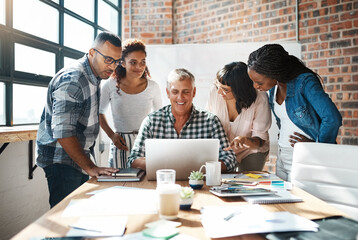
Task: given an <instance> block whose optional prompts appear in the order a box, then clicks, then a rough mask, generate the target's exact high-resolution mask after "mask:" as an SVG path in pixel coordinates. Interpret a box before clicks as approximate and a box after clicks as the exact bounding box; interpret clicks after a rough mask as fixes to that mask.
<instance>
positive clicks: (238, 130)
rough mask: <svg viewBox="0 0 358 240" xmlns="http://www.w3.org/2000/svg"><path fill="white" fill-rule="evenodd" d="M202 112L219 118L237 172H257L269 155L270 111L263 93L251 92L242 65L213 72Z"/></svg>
mask: <svg viewBox="0 0 358 240" xmlns="http://www.w3.org/2000/svg"><path fill="white" fill-rule="evenodd" d="M206 108H207V110H209V111H211V112H212V113H214V114H216V115H217V116H218V117H219V119H220V121H221V123H222V125H223V127H224V129H225V132H226V135H227V137H228V139H229V141H230V142H231V144H230V145H231V148H232V149H233V150H234V152H235V153H236V159H237V161H238V167H239V169H238V170H239V171H255V170H256V171H261V170H262V169H263V167H264V165H265V161H266V158H267V155H268V152H269V134H268V130H269V128H270V127H271V111H270V107H269V104H268V98H267V95H266V93H265V92H259V91H257V90H256V89H254V87H253V85H252V81H251V79H250V78H249V76H248V75H247V66H246V64H245V63H243V62H232V63H230V64H227V65H225V66H224V67H223V68H222V69H221V70H219V71H218V72H217V74H216V81H215V86H214V87H212V88H211V90H210V95H209V100H208V103H207V106H206Z"/></svg>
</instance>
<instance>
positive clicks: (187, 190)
mask: <svg viewBox="0 0 358 240" xmlns="http://www.w3.org/2000/svg"><path fill="white" fill-rule="evenodd" d="M193 196H194V190H193V189H192V188H191V187H182V188H181V191H180V197H181V198H182V199H187V198H192V197H193Z"/></svg>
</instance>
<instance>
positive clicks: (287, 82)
mask: <svg viewBox="0 0 358 240" xmlns="http://www.w3.org/2000/svg"><path fill="white" fill-rule="evenodd" d="M247 65H248V74H249V76H250V78H251V79H252V81H253V82H254V87H255V88H256V89H258V90H260V91H268V90H269V93H270V96H269V102H270V106H271V109H272V112H273V113H274V115H275V117H276V122H277V125H278V127H279V129H280V132H279V139H278V156H277V162H276V174H277V175H278V176H279V177H280V178H282V179H284V180H286V181H290V172H291V166H292V153H293V146H294V144H295V143H296V142H309V141H312V142H324V143H336V138H337V134H338V129H339V127H340V126H341V125H342V117H341V114H340V113H339V111H338V109H337V107H336V105H335V104H334V103H333V102H332V100H331V99H330V98H329V96H328V95H327V94H326V93H325V92H324V90H323V87H322V84H321V78H320V76H319V75H318V74H316V73H315V72H313V71H312V70H310V69H309V68H307V67H306V66H305V65H304V64H303V63H302V62H301V60H299V59H298V58H297V57H295V56H292V55H289V54H288V53H287V52H286V51H285V49H284V48H283V47H282V46H281V45H279V44H267V45H264V46H263V47H261V48H259V49H257V50H256V51H254V52H252V53H251V54H250V56H249V60H248V64H247Z"/></svg>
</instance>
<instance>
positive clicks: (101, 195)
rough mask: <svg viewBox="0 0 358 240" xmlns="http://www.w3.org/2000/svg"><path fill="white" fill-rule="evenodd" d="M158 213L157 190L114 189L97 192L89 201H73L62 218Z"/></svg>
mask: <svg viewBox="0 0 358 240" xmlns="http://www.w3.org/2000/svg"><path fill="white" fill-rule="evenodd" d="M143 199H145V201H143ZM156 213H158V210H157V196H156V193H155V190H152V189H139V188H125V187H122V188H115V187H113V188H107V189H105V190H102V191H100V192H97V193H96V194H94V195H93V196H92V197H90V198H88V199H73V200H71V202H70V203H69V205H68V206H67V207H66V209H65V210H64V211H63V213H62V217H85V216H116V215H129V214H156Z"/></svg>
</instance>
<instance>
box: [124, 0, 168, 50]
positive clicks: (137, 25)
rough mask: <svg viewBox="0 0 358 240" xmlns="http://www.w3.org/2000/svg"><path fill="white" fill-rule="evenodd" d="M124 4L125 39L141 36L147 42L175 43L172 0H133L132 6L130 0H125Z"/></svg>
mask: <svg viewBox="0 0 358 240" xmlns="http://www.w3.org/2000/svg"><path fill="white" fill-rule="evenodd" d="M122 6H123V34H122V35H123V36H122V38H123V39H128V38H140V39H142V40H144V42H145V43H147V44H172V43H173V1H172V0H166V1H156V0H132V1H131V7H130V1H129V0H123V1H122ZM130 9H131V12H130ZM130 20H131V21H130ZM130 25H131V26H132V27H131V29H130Z"/></svg>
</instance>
